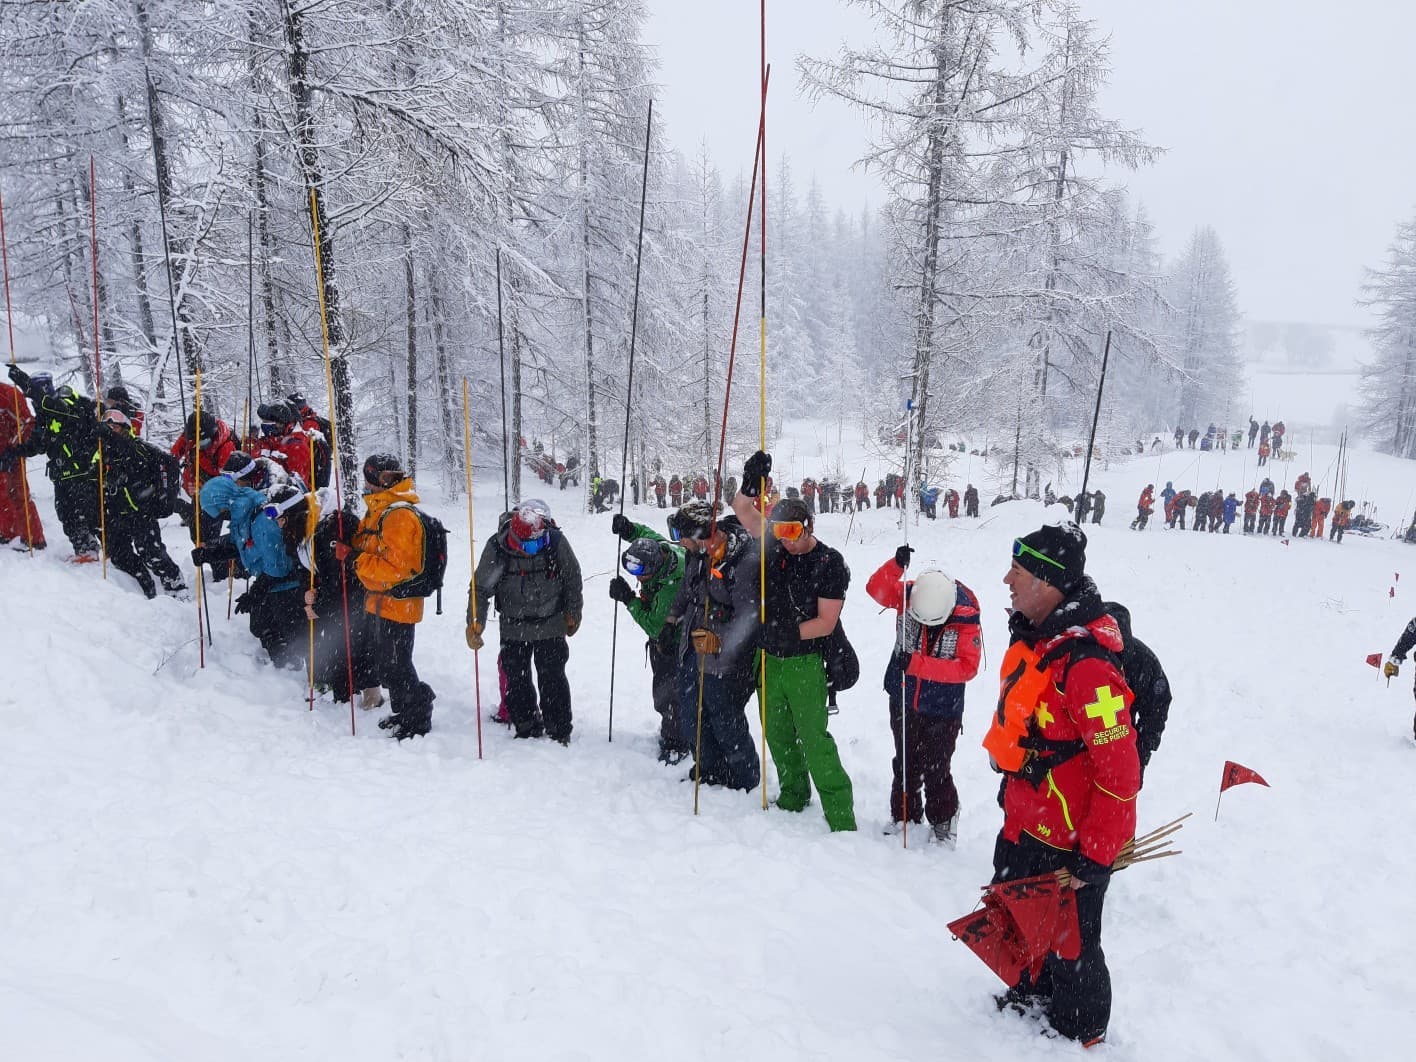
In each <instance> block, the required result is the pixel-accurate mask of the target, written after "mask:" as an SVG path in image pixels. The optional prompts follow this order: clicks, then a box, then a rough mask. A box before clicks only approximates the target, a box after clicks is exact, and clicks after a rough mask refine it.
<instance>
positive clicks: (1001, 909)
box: [949, 874, 1082, 987]
mask: <svg viewBox="0 0 1416 1062" xmlns="http://www.w3.org/2000/svg"><path fill="white" fill-rule="evenodd" d="M949 932H950V933H952V934H953V935H954V936H955V937H956V938H957V939H959V940H962V941H963V942H964V943H965V944H966V945H967V946H968V949H969V950H970V951H972V952H973V953H974V954H975V955H977V956H978V957H979V958H980V959H982V960H983V962H984V965H986V966H987V967H988V968H989V969H990V970H992V971H993V972H994V973H996V974H997V975H998V976H999V977H1000V978H1001V979H1002V981H1003V983H1004V984H1005V985H1008V986H1009V987H1011V986H1013V985H1015V984H1017V983H1018V980H1019V979H1020V978H1021V977H1022V974H1023V971H1025V970H1026V971H1028V973H1029V974H1030V975H1031V976H1032V977H1033V978H1034V979H1036V978H1037V977H1038V975H1039V974H1041V973H1042V964H1043V963H1044V962H1045V961H1046V959H1047V956H1048V954H1050V953H1052V952H1056V953H1057V954H1058V955H1059V956H1061V957H1062V958H1064V959H1076V958H1078V957H1080V955H1081V953H1082V937H1081V932H1080V931H1079V930H1078V928H1077V898H1076V893H1075V891H1074V890H1073V889H1071V888H1070V887H1068V886H1065V885H1063V884H1062V883H1061V882H1060V881H1059V880H1058V878H1057V875H1056V874H1039V875H1038V876H1037V877H1035V878H1019V879H1017V880H1016V881H1002V882H998V883H997V884H994V885H987V886H985V887H984V892H983V907H982V908H980V909H979V910H977V911H974V912H972V913H970V914H967V915H965V916H964V917H963V918H956V919H954V921H952V922H950V923H949Z"/></svg>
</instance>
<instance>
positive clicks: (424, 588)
mask: <svg viewBox="0 0 1416 1062" xmlns="http://www.w3.org/2000/svg"><path fill="white" fill-rule="evenodd" d="M395 509H407V510H408V511H410V512H411V513H413V515H414V516H416V517H417V518H418V522H419V523H420V524H422V525H423V567H422V569H421V570H420V571H417V572H414V573H413V575H411V576H409V578H407V579H405V580H404V581H403V582H401V583H399V584H398V585H397V586H393V587H390V588H389V589H388V590H387V591H386V593H387V594H388V596H389V597H397V598H407V597H432V596H433V595H434V594H436V595H437V597H438V610H437V614H438V615H439V616H441V615H442V587H443V576H444V575H445V574H446V573H447V528H445V527H444V526H443V525H442V522H441V521H440V520H438V519H437V517H435V516H429V515H428V514H427V513H425V512H423V510H422V509H420V508H418V507H417V506H416V505H409V504H408V503H407V502H394V503H393V504H392V505H390V506H389V507H388V508H387V509H385V510H384V511H383V516H380V517H379V530H380V531H382V529H383V522H384V517H386V516H388V514H389V513H391V512H393V510H395Z"/></svg>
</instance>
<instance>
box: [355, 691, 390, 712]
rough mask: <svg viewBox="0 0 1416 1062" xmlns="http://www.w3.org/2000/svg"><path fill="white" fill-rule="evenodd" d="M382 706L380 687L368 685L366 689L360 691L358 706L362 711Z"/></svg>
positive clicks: (382, 698)
mask: <svg viewBox="0 0 1416 1062" xmlns="http://www.w3.org/2000/svg"><path fill="white" fill-rule="evenodd" d="M383 706H384V696H383V690H382V689H380V688H379V687H378V686H370V687H369V688H368V689H366V690H363V691H361V692H360V694H359V707H360V708H362V709H363V710H364V711H366V712H367V711H370V710H371V709H374V708H382V707H383Z"/></svg>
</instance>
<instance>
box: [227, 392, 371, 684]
mask: <svg viewBox="0 0 1416 1062" xmlns="http://www.w3.org/2000/svg"><path fill="white" fill-rule="evenodd" d="M330 412H331V413H333V412H334V410H332V409H331V410H330ZM331 430H332V429H331ZM309 440H310V479H312V480H313V479H314V478H315V436H314V433H313V432H311V433H310V435H309ZM311 486H313V484H311ZM309 498H310V500H309V501H307V502H306V503H305V505H306V507H307V508H308V507H309V506H310V505H312V504H314V495H313V494H311V495H309ZM340 500H341V501H342V500H343V499H340ZM335 562H336V563H338V564H341V565H342V564H343V561H340V560H339V558H338V557H336V558H335ZM233 570H234V569H233ZM232 581H234V580H231V579H229V578H228V581H227V585H228V586H230V584H231V582H232ZM305 594H306V596H307V597H308V598H309V600H307V601H306V602H305V620H306V622H307V623H308V624H309V628H310V629H309V634H308V644H309V666H308V671H309V676H310V690H309V707H308V708H307V709H306V711H310V712H313V711H314V710H315V602H314V597H315V537H314V534H313V533H312V534H311V535H310V581H309V583H308V584H307V586H306V587H305ZM227 596H230V591H229V590H228V591H227ZM349 706H350V710H351V711H352V710H353V707H354V687H353V686H352V685H351V686H350V688H349Z"/></svg>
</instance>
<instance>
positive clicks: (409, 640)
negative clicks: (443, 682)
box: [346, 616, 434, 739]
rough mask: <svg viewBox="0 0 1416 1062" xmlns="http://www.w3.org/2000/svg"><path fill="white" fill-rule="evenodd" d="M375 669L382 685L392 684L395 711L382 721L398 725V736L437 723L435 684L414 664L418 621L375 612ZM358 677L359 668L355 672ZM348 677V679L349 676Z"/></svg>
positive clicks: (424, 730)
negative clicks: (422, 678)
mask: <svg viewBox="0 0 1416 1062" xmlns="http://www.w3.org/2000/svg"><path fill="white" fill-rule="evenodd" d="M371 618H372V619H373V630H372V632H371V634H370V637H371V638H372V640H373V646H372V649H373V662H374V666H373V671H374V673H375V674H376V675H377V676H378V680H379V685H380V686H386V687H388V699H389V704H390V706H391V707H392V709H393V714H392V715H391V716H389V717H388V719H386V720H383V721H381V723H380V725H381V726H384V727H385V729H387V728H388V727H390V726H391V727H393V728H394V736H395V737H397V738H400V739H402V738H406V737H416V736H418V735H421V734H426V733H427V732H428V731H429V730H431V729H432V727H433V699H434V694H433V688H432V687H431V686H429V685H428V684H427V683H426V682H422V681H420V680H419V678H418V669H417V668H416V667H414V666H413V636H414V635H415V634H417V632H418V625H417V624H416V623H399V622H397V621H396V620H391V619H385V618H384V617H382V616H373V617H371ZM355 675H356V679H357V675H358V672H356V673H355ZM346 681H347V680H346Z"/></svg>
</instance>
